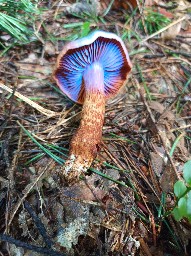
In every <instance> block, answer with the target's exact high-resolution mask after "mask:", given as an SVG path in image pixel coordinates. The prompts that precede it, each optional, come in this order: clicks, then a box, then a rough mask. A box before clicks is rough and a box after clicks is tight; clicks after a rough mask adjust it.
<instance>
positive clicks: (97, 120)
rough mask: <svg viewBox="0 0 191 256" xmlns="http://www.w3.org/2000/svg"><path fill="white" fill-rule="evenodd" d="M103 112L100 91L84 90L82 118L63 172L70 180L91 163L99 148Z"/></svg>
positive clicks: (103, 104)
mask: <svg viewBox="0 0 191 256" xmlns="http://www.w3.org/2000/svg"><path fill="white" fill-rule="evenodd" d="M104 113H105V96H104V94H102V93H100V92H91V93H89V94H88V93H87V92H86V97H85V100H84V105H83V109H82V119H81V122H80V126H79V128H78V129H77V132H76V133H75V135H74V136H73V138H72V140H71V143H70V152H69V157H68V159H67V161H66V163H65V166H64V169H63V172H64V176H65V178H66V179H67V180H68V181H70V182H72V180H76V179H77V178H78V177H79V175H80V174H81V173H82V172H85V171H86V170H87V169H88V168H89V167H90V166H91V164H92V162H93V160H94V158H95V157H96V155H97V153H98V150H99V148H100V143H101V137H102V127H103V122H104Z"/></svg>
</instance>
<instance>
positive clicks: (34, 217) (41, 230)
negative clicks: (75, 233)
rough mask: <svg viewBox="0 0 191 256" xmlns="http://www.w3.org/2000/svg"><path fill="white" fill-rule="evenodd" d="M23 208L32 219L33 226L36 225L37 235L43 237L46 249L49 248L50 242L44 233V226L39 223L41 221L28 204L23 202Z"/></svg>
mask: <svg viewBox="0 0 191 256" xmlns="http://www.w3.org/2000/svg"><path fill="white" fill-rule="evenodd" d="M24 207H25V209H26V210H27V211H28V213H29V214H30V216H31V217H32V219H33V220H34V222H35V225H36V227H37V229H38V231H39V233H40V234H41V236H42V237H43V239H44V242H45V244H46V246H47V247H48V248H51V246H52V241H51V240H50V238H49V236H48V235H47V232H46V229H45V227H44V224H43V223H42V222H41V220H40V219H39V217H38V216H37V214H36V213H35V211H34V210H33V208H32V207H31V206H30V204H29V203H28V202H27V201H26V200H25V201H24Z"/></svg>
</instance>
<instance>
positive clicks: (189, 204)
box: [187, 191, 191, 218]
mask: <svg viewBox="0 0 191 256" xmlns="http://www.w3.org/2000/svg"><path fill="white" fill-rule="evenodd" d="M187 215H188V217H189V218H191V191H189V192H188V194H187Z"/></svg>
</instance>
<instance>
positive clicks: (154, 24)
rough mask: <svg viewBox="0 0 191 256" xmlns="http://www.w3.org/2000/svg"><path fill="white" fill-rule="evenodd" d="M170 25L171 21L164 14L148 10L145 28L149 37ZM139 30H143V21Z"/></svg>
mask: <svg viewBox="0 0 191 256" xmlns="http://www.w3.org/2000/svg"><path fill="white" fill-rule="evenodd" d="M169 23H170V19H169V18H167V17H165V16H164V15H163V14H161V13H159V12H155V11H153V10H151V9H147V13H146V15H145V26H146V29H147V31H148V34H149V35H151V34H153V33H155V32H157V31H158V30H160V29H161V28H163V27H165V26H166V25H168V24H169ZM139 28H140V29H141V30H143V23H142V21H141V20H140V22H139Z"/></svg>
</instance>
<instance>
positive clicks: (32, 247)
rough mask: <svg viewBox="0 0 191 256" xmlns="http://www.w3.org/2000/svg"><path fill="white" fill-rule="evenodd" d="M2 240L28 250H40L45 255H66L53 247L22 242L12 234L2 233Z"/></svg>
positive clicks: (0, 238)
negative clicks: (52, 248)
mask: <svg viewBox="0 0 191 256" xmlns="http://www.w3.org/2000/svg"><path fill="white" fill-rule="evenodd" d="M0 240H1V241H4V242H7V243H10V244H14V245H16V246H18V247H21V248H24V249H27V250H31V251H34V252H38V253H42V254H44V255H49V256H66V254H64V253H60V252H57V251H54V250H51V249H47V248H44V247H39V246H35V245H31V244H27V243H25V242H22V241H20V240H16V239H14V238H13V237H11V236H8V235H4V234H0Z"/></svg>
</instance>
